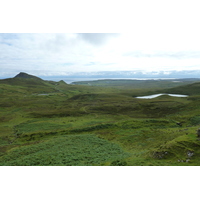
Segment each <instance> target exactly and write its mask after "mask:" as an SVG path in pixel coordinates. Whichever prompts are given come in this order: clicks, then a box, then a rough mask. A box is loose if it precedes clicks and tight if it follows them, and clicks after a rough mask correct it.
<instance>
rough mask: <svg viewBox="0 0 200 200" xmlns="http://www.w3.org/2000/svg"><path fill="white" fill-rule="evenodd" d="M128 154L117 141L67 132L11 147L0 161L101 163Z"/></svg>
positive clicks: (65, 164) (21, 162)
mask: <svg viewBox="0 0 200 200" xmlns="http://www.w3.org/2000/svg"><path fill="white" fill-rule="evenodd" d="M128 156H129V154H128V153H126V152H124V151H123V150H122V149H121V148H120V147H119V146H118V145H117V144H114V143H111V142H108V141H106V140H103V139H100V138H98V137H96V136H95V135H92V134H84V135H69V136H62V137H59V138H52V139H51V140H48V141H45V142H41V143H39V144H34V145H28V146H22V147H17V148H13V149H12V150H10V151H8V153H7V154H6V155H4V156H2V157H1V159H0V165H6V166H9V165H21V166H22V165H23V166H26V165H28V166H30V165H31V166H35V165H36V166H39V165H42V166H44V165H56V166H60V165H61V166H62V165H64V166H76V165H104V164H106V163H111V162H112V161H117V160H118V159H120V160H122V159H124V158H126V157H128Z"/></svg>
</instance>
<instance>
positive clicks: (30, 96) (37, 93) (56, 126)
mask: <svg viewBox="0 0 200 200" xmlns="http://www.w3.org/2000/svg"><path fill="white" fill-rule="evenodd" d="M157 83H158V82H157ZM142 84H144V83H142ZM149 84H150V83H149ZM170 84H172V83H169V85H170ZM184 84H186V82H185V83H184ZM198 84H199V83H198V82H197V83H192V84H189V85H187V84H186V85H184V86H183V85H182V86H179V87H175V88H170V89H167V90H164V88H165V89H166V88H168V86H169V85H168V86H167V83H166V86H165V84H164V83H163V85H162V84H160V83H158V84H156V83H155V82H153V83H152V84H151V85H152V86H153V85H154V87H153V88H152V87H146V88H144V86H145V84H144V85H143V86H142V87H140V86H138V87H136V86H127V85H126V83H124V82H123V81H122V82H121V85H120V81H117V85H116V84H115V86H114V85H110V86H109V85H108V83H107V85H106V86H104V87H102V86H92V85H68V84H66V83H65V82H64V81H60V82H53V81H44V80H42V79H38V78H37V77H36V78H35V77H32V76H31V77H29V78H25V77H15V78H12V79H4V80H0V92H1V98H0V165H6V166H8V165H121V166H124V165H131V166H132V165H139V166H140V165H199V164H200V163H199V162H200V161H199V159H198V157H199V156H200V151H199V149H200V148H199V146H200V141H199V139H198V137H197V135H196V131H197V129H198V128H199V125H200V115H199V109H200V101H199V100H200V93H199V92H198V90H196V89H195V88H198ZM171 86H172V85H170V87H171ZM180 88H181V89H180ZM189 88H190V90H189ZM191 88H192V89H191ZM161 89H163V90H161ZM178 89H180V90H178ZM157 91H165V92H166V91H169V92H170V93H180V94H189V96H188V97H184V98H177V97H171V96H167V95H163V96H159V97H157V98H154V99H137V98H135V96H137V95H146V94H153V93H154V92H157ZM178 91H180V92H178ZM181 91H182V92H181ZM187 91H193V92H191V93H187Z"/></svg>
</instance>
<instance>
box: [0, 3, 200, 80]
mask: <svg viewBox="0 0 200 200" xmlns="http://www.w3.org/2000/svg"><path fill="white" fill-rule="evenodd" d="M134 2H135V1H134ZM138 2H139V1H138ZM140 2H141V3H132V4H131V6H129V7H127V10H126V12H124V15H126V19H127V18H128V19H129V20H127V21H125V20H124V21H120V20H123V18H122V17H121V15H120V14H121V13H120V12H118V15H119V17H118V18H116V20H117V21H118V22H119V23H120V22H121V23H120V24H121V25H123V24H126V26H128V27H129V29H123V28H122V29H121V33H111V32H110V31H109V32H110V33H103V32H102V33H87V29H86V30H85V29H84V31H83V32H84V33H15V32H13V33H0V77H3V76H13V75H15V74H16V73H19V72H21V71H23V72H27V73H32V74H34V75H65V74H68V73H70V72H97V71H134V70H144V71H160V70H162V71H168V70H193V69H194V70H196V69H197V70H199V69H200V30H199V19H200V12H199V9H198V8H199V6H198V4H196V1H161V2H162V3H160V1H145V4H144V1H140ZM197 3H198V1H197ZM119 8H120V9H121V10H122V9H123V7H122V8H121V7H120V6H119ZM128 13H131V14H130V15H129V14H128ZM109 14H111V13H109ZM114 14H116V12H115V13H114ZM118 15H117V16H118ZM115 16H116V15H115ZM129 16H130V17H129ZM90 18H91V17H90ZM75 21H77V20H75ZM75 23H76V22H75ZM108 23H109V26H112V25H113V26H114V25H115V26H117V25H116V24H115V23H114V21H113V23H112V24H111V23H110V21H109V20H108ZM95 24H96V23H95ZM100 25H101V24H99V26H100ZM14 30H15V29H14ZM23 30H24V29H23ZM91 30H92V29H91V28H90V31H91ZM103 30H106V29H103ZM109 30H110V29H109ZM127 30H128V31H127ZM55 31H56V30H55ZM19 32H21V31H19ZM38 32H40V30H38Z"/></svg>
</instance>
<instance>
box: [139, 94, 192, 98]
mask: <svg viewBox="0 0 200 200" xmlns="http://www.w3.org/2000/svg"><path fill="white" fill-rule="evenodd" d="M161 95H169V96H172V97H188V95H182V94H166V93H163V94H153V95H148V96H141V97H136V98H138V99H153V98H156V97H159V96H161Z"/></svg>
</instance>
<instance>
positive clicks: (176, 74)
mask: <svg viewBox="0 0 200 200" xmlns="http://www.w3.org/2000/svg"><path fill="white" fill-rule="evenodd" d="M24 74H25V73H20V74H19V76H23V75H24ZM31 74H34V75H35V76H38V77H40V78H42V79H45V80H54V79H56V80H58V79H60V80H62V79H65V78H200V70H182V71H178V70H171V71H170V70H169V71H164V70H160V71H142V70H136V71H100V72H63V73H61V74H59V72H57V73H56V74H55V75H54V74H53V72H51V73H50V72H47V73H40V72H37V73H34V72H31ZM4 78H8V77H4V76H1V74H0V79H4Z"/></svg>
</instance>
